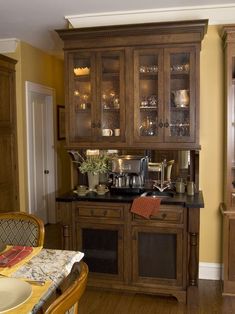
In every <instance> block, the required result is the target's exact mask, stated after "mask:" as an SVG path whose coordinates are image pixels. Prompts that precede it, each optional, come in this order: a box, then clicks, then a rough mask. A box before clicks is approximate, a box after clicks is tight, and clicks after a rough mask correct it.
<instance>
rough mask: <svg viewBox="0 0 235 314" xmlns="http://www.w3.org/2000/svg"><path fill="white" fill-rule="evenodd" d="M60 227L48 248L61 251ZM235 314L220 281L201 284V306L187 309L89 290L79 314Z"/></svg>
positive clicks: (49, 230) (52, 228)
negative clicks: (222, 291) (222, 293)
mask: <svg viewBox="0 0 235 314" xmlns="http://www.w3.org/2000/svg"><path fill="white" fill-rule="evenodd" d="M60 239H61V237H60V232H59V228H58V226H56V225H48V226H46V237H45V247H47V248H60ZM140 313H141V314H235V297H222V295H221V285H220V281H215V280H199V302H198V305H194V306H187V305H183V304H180V303H178V302H177V300H176V299H175V298H173V297H161V296H151V295H143V294H131V293H130V294H128V293H120V292H110V291H96V290H92V289H90V288H87V289H86V292H85V294H84V295H83V297H82V299H81V301H80V305H79V314H140Z"/></svg>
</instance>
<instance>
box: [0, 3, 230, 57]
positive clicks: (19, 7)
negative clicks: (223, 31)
mask: <svg viewBox="0 0 235 314" xmlns="http://www.w3.org/2000/svg"><path fill="white" fill-rule="evenodd" d="M225 3H226V4H225V6H227V9H229V6H233V7H234V8H235V2H234V1H230V0H225ZM222 5H223V6H224V3H223V2H222V1H219V0H181V1H180V0H164V1H160V0H135V1H131V0H129V1H128V0H118V1H110V0H31V1H29V0H0V39H4V38H17V39H19V40H22V41H25V42H27V43H29V44H31V45H33V46H35V47H38V48H40V49H42V50H45V51H47V52H49V53H54V52H56V51H58V50H61V47H62V43H61V41H60V39H59V38H58V36H57V34H56V32H55V31H54V30H55V29H61V28H66V27H67V20H66V19H65V16H71V15H79V16H80V17H79V18H80V20H82V22H81V23H80V24H79V25H81V26H83V25H82V23H83V21H85V19H86V18H87V16H89V15H94V14H95V15H97V14H98V15H99V14H101V13H107V14H105V15H109V14H108V12H109V13H110V12H111V13H112V14H116V13H117V11H121V12H119V14H120V13H123V12H122V11H124V12H125V15H126V16H127V14H128V11H136V10H137V11H138V10H145V11H144V12H147V11H148V10H150V11H151V10H152V11H154V12H156V11H157V12H158V20H156V22H157V21H159V16H160V17H161V16H163V15H164V11H169V10H170V11H171V14H173V15H172V16H173V17H174V12H177V11H178V10H179V9H180V10H182V11H185V10H186V9H188V8H190V9H193V8H196V9H197V10H196V15H195V17H196V18H201V16H200V12H203V7H205V6H210V7H217V6H222ZM201 6H202V7H201ZM217 9H219V8H218V7H217ZM152 11H151V12H152ZM217 11H218V10H217ZM206 12H207V11H205V12H204V15H203V16H202V18H205V14H207V13H206ZM213 12H214V11H213ZM213 12H212V14H213ZM132 13H133V12H132ZM135 13H136V12H135ZM105 15H104V14H102V16H104V25H105ZM224 15H225V14H223V18H224V19H225V21H226V16H224ZM183 16H184V15H183ZM233 16H234V15H233ZM193 17H194V16H193ZM186 18H187V17H186ZM127 21H129V20H127ZM231 22H233V21H231V18H230V19H229V18H228V23H231ZM234 23H235V16H234ZM100 24H102V19H100V20H99V25H100ZM106 24H107V23H106ZM84 25H85V23H84ZM86 26H87V25H86ZM88 26H89V25H88Z"/></svg>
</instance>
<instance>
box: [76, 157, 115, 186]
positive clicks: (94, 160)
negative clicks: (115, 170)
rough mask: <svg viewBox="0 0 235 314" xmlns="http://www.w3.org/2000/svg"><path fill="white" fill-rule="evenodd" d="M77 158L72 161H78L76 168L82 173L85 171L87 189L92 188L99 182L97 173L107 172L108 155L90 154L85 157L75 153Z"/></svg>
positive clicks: (108, 166) (108, 167) (108, 165)
mask: <svg viewBox="0 0 235 314" xmlns="http://www.w3.org/2000/svg"><path fill="white" fill-rule="evenodd" d="M77 154H78V156H79V159H78V158H76V160H75V161H74V162H76V163H78V164H79V166H78V169H79V171H80V172H81V173H82V174H85V173H87V176H88V185H89V190H94V189H95V186H96V185H98V184H99V174H102V173H103V174H104V173H107V172H108V171H109V169H110V164H109V157H108V156H107V155H102V154H100V155H92V156H86V157H85V158H84V157H83V156H81V155H80V154H79V153H77Z"/></svg>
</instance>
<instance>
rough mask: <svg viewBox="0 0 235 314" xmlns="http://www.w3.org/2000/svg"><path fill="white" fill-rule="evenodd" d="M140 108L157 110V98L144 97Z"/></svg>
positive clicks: (154, 96)
mask: <svg viewBox="0 0 235 314" xmlns="http://www.w3.org/2000/svg"><path fill="white" fill-rule="evenodd" d="M140 108H157V96H156V95H150V96H142V98H141V101H140Z"/></svg>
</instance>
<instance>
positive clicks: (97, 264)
mask: <svg viewBox="0 0 235 314" xmlns="http://www.w3.org/2000/svg"><path fill="white" fill-rule="evenodd" d="M76 240H77V249H78V250H80V251H82V252H84V254H85V257H84V260H85V261H86V263H87V265H88V266H89V271H90V273H91V276H92V277H93V278H97V279H99V278H100V279H103V278H104V279H105V278H107V279H109V280H110V279H113V280H119V281H120V280H121V281H122V280H123V254H124V253H123V226H120V225H113V224H98V223H97V224H94V223H89V222H87V223H86V222H78V223H76Z"/></svg>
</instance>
